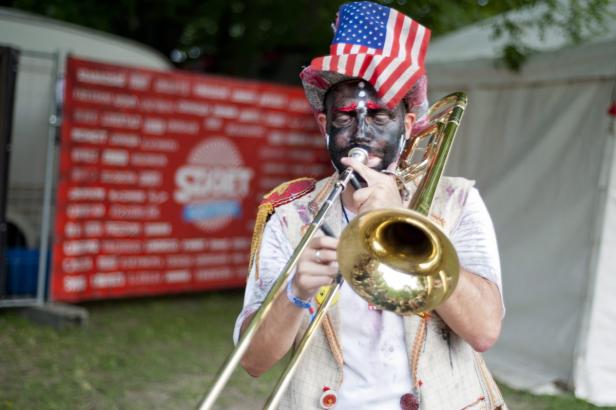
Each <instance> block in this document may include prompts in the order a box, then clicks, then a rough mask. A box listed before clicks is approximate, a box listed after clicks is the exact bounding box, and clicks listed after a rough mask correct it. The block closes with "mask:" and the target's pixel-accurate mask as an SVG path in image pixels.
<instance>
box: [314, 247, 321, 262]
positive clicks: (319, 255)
mask: <svg viewBox="0 0 616 410" xmlns="http://www.w3.org/2000/svg"><path fill="white" fill-rule="evenodd" d="M314 260H315V261H316V262H317V263H321V250H320V249H317V251H316V252H315V253H314Z"/></svg>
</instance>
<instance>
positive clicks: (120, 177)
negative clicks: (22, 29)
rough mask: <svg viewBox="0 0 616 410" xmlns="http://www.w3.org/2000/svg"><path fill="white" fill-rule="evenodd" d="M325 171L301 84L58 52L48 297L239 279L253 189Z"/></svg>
mask: <svg viewBox="0 0 616 410" xmlns="http://www.w3.org/2000/svg"><path fill="white" fill-rule="evenodd" d="M330 172H331V165H330V164H329V160H328V157H327V153H326V152H325V149H324V141H323V137H322V136H320V134H319V132H318V130H317V128H316V124H315V121H314V118H313V116H312V114H311V112H310V110H309V107H308V105H307V103H306V100H305V97H304V94H303V90H302V89H301V88H299V87H284V86H277V85H271V84H265V83H258V82H249V81H239V80H234V79H228V78H222V77H213V76H203V75H193V74H187V73H180V72H161V71H153V70H145V69H137V68H129V67H121V66H115V65H108V64H102V63H98V62H92V61H85V60H80V59H74V58H70V59H69V60H68V64H67V71H66V84H65V100H64V108H63V124H62V144H61V160H60V177H59V182H58V195H57V207H56V225H55V236H54V248H53V250H54V251H53V270H52V278H51V298H52V299H53V300H63V301H79V300H86V299H98V298H111V297H122V296H129V295H144V294H157V293H173V292H186V291H197V290H204V289H213V288H222V287H235V286H241V285H243V284H244V282H245V277H246V274H247V264H248V258H249V253H250V238H251V235H252V227H253V225H254V218H255V215H256V207H257V204H258V202H259V200H260V198H261V197H262V196H263V194H264V193H266V192H267V191H269V190H270V189H271V188H273V187H274V186H276V185H277V184H279V183H280V182H283V181H286V180H289V179H293V178H298V177H301V176H313V177H321V176H324V175H326V174H328V173H330Z"/></svg>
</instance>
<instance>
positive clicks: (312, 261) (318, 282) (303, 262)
mask: <svg viewBox="0 0 616 410" xmlns="http://www.w3.org/2000/svg"><path fill="white" fill-rule="evenodd" d="M337 246H338V239H337V238H332V237H329V236H318V237H316V238H313V239H312V240H311V241H310V242H308V246H306V249H305V250H304V252H303V253H302V254H301V256H300V257H299V259H298V261H297V271H296V272H295V277H294V279H293V285H292V286H293V293H294V294H295V295H296V296H297V297H299V298H301V299H304V300H308V299H310V298H312V297H313V296H314V295H315V294H316V293H317V292H318V291H319V289H320V288H321V286H326V285H329V284H331V283H332V281H333V279H334V278H335V277H336V275H337V274H338V262H336V259H337V258H336V247H337Z"/></svg>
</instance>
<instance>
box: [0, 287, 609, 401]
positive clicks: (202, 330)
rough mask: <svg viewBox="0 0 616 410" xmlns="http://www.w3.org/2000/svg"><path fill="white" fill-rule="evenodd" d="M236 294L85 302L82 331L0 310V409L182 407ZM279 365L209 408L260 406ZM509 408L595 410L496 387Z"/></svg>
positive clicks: (201, 379) (216, 360) (240, 374)
mask: <svg viewBox="0 0 616 410" xmlns="http://www.w3.org/2000/svg"><path fill="white" fill-rule="evenodd" d="M241 303H242V294H241V292H239V291H228V292H219V293H210V294H199V295H183V296H170V297H158V298H148V299H133V300H114V301H106V302H96V303H87V304H84V305H83V306H84V307H85V308H87V309H88V311H89V314H90V320H89V324H88V325H87V326H85V327H68V328H64V329H62V330H55V329H53V328H50V327H47V326H41V325H36V324H34V323H32V322H30V321H29V320H27V319H24V318H23V317H22V316H21V315H20V314H19V312H17V311H15V310H0V409H63V410H64V409H185V408H186V409H191V408H195V407H196V405H197V403H198V402H199V400H200V399H201V398H202V396H203V394H204V393H205V392H206V391H207V388H208V386H209V383H210V382H211V380H212V379H213V377H214V374H215V373H216V371H217V369H218V368H219V366H220V364H221V363H222V361H223V360H224V358H225V357H226V356H227V354H228V353H229V352H230V350H231V348H232V345H231V338H230V335H231V332H232V328H233V323H234V320H235V316H236V315H237V313H238V311H239V309H240V306H241ZM280 371H281V368H280V366H279V367H277V368H275V369H274V370H272V371H271V372H269V373H268V374H266V375H265V376H263V377H261V378H259V379H253V378H251V377H250V376H248V375H246V374H245V372H244V371H243V370H241V369H238V370H237V371H236V372H235V374H234V376H233V378H232V379H231V381H230V383H229V385H228V387H227V389H225V391H224V393H223V396H222V397H221V399H220V400H219V402H218V404H217V405H218V407H219V408H224V409H252V408H260V407H261V405H262V403H263V402H264V401H265V398H266V397H267V395H268V394H269V392H270V391H271V389H272V385H273V384H274V382H275V380H276V379H277V375H278V374H279V373H280ZM503 390H504V394H505V396H506V398H507V402H508V404H509V407H510V408H511V409H513V410H516V409H533V410H535V409H539V410H540V409H546V410H547V409H596V408H597V407H594V406H592V405H589V404H587V403H585V402H583V401H580V400H577V399H575V398H573V397H571V396H559V397H551V396H533V395H530V394H527V393H523V392H518V391H514V390H511V389H508V388H506V387H504V386H503Z"/></svg>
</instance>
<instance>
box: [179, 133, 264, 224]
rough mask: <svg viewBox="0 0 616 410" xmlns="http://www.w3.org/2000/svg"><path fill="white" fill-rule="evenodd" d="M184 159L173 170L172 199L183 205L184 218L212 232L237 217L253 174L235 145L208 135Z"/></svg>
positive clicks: (229, 141)
mask: <svg viewBox="0 0 616 410" xmlns="http://www.w3.org/2000/svg"><path fill="white" fill-rule="evenodd" d="M186 162H187V164H186V165H184V166H182V167H180V168H178V169H177V171H176V173H175V185H176V187H175V192H174V199H175V201H176V202H177V203H179V204H182V205H184V208H183V209H182V217H183V219H184V220H185V221H187V222H191V223H193V224H194V225H195V226H197V227H198V228H199V229H201V230H203V231H206V232H211V231H216V230H219V229H221V228H223V227H224V226H226V225H227V224H228V223H229V222H231V220H232V219H234V218H238V217H239V216H240V215H241V213H242V209H241V201H242V199H244V198H245V197H246V195H248V193H249V191H250V181H251V179H252V177H253V174H254V173H253V171H252V169H250V168H247V167H245V166H244V161H243V160H242V157H241V155H240V153H239V151H238V149H237V147H236V146H235V144H234V143H233V142H232V141H231V140H230V139H228V138H224V137H215V138H210V139H208V140H206V141H205V142H202V143H201V144H199V145H197V146H196V147H195V148H193V150H192V151H191V152H190V154H189V155H188V158H187V161H186Z"/></svg>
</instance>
